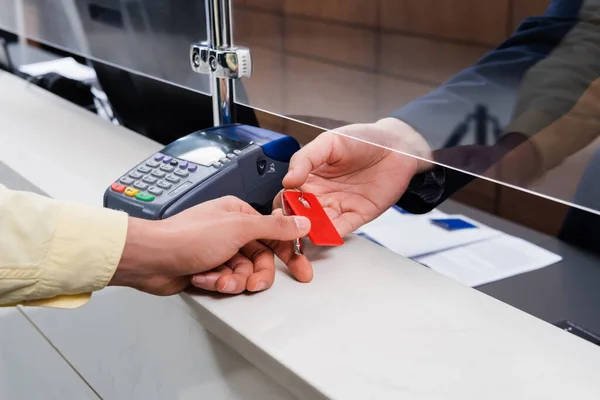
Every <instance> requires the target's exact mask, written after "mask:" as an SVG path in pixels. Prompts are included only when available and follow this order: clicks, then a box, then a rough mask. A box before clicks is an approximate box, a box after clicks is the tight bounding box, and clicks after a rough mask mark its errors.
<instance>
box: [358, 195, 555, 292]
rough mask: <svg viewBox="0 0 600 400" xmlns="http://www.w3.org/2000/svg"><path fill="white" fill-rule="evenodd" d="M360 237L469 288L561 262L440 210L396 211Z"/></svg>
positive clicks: (547, 253)
mask: <svg viewBox="0 0 600 400" xmlns="http://www.w3.org/2000/svg"><path fill="white" fill-rule="evenodd" d="M439 219H442V220H448V221H456V220H458V221H460V222H461V223H462V225H466V226H469V227H468V228H466V229H453V228H452V227H449V226H447V225H448V224H439V223H434V222H435V221H436V220H439ZM444 226H445V227H444ZM356 233H357V234H358V235H360V236H363V237H365V238H367V239H369V240H371V241H373V242H375V243H377V244H379V245H381V246H383V247H386V248H388V249H390V250H392V251H393V252H395V253H398V254H400V255H403V256H405V257H408V258H412V259H414V260H415V261H417V262H419V263H421V264H423V265H425V266H427V267H429V268H431V269H433V270H435V271H437V272H439V273H441V274H444V275H446V276H448V277H450V278H452V279H454V280H456V281H459V282H461V283H463V284H465V285H468V286H479V285H483V284H486V283H490V282H494V281H497V280H500V279H505V278H508V277H511V276H514V275H518V274H522V273H525V272H529V271H533V270H535V269H539V268H543V267H546V266H549V265H552V264H554V263H557V262H559V261H560V260H561V259H562V258H561V257H560V256H558V255H556V254H554V253H551V252H549V251H546V250H544V249H542V248H540V247H538V246H535V245H533V244H531V243H529V242H526V241H524V240H522V239H519V238H516V237H513V236H509V235H506V234H505V233H503V232H500V231H498V230H495V229H492V228H490V227H488V226H485V225H483V224H480V223H478V222H476V221H474V220H472V219H470V218H468V217H466V216H464V215H448V214H444V213H443V212H441V211H439V210H434V211H432V212H430V213H428V214H424V215H413V214H407V213H406V212H404V211H403V210H401V209H399V208H397V207H394V208H391V209H389V210H388V211H386V212H385V213H384V214H382V215H381V216H380V217H379V218H377V219H376V220H375V221H373V222H371V223H369V224H367V225H365V226H363V227H362V228H361V229H360V230H359V231H357V232H356Z"/></svg>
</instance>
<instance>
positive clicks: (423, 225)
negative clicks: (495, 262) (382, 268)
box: [358, 208, 502, 258]
mask: <svg viewBox="0 0 600 400" xmlns="http://www.w3.org/2000/svg"><path fill="white" fill-rule="evenodd" d="M438 218H455V219H461V220H464V221H467V222H469V223H471V224H473V225H475V228H472V229H460V230H447V229H444V228H442V227H440V226H438V225H435V224H434V223H433V222H432V220H433V219H438ZM358 234H359V235H361V236H364V237H367V238H369V239H371V240H373V241H374V242H376V243H378V244H380V245H381V246H383V247H386V248H388V249H390V250H392V251H393V252H395V253H398V254H400V255H403V256H405V257H408V258H414V257H419V256H424V255H427V254H433V253H438V252H440V251H442V250H447V249H451V248H454V247H459V246H464V245H466V244H469V243H474V242H478V241H481V240H486V239H489V238H492V237H494V236H498V235H501V234H502V233H501V232H499V231H497V230H495V229H492V228H490V227H487V226H485V225H482V224H479V223H478V222H476V221H473V220H472V219H470V218H468V217H465V216H464V215H447V214H444V213H442V212H441V211H437V210H436V211H434V212H432V213H429V214H424V215H411V214H404V213H402V212H399V211H398V210H397V209H395V208H393V209H390V210H388V211H386V212H385V213H384V214H382V215H381V216H380V217H379V218H377V219H376V220H375V221H373V222H371V223H369V224H367V225H365V226H363V227H362V228H361V229H360V231H359V232H358Z"/></svg>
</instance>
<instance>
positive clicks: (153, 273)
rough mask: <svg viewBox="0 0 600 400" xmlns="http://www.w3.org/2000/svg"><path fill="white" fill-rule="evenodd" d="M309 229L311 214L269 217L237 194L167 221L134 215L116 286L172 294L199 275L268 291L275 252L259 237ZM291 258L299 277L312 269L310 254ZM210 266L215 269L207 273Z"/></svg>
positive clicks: (211, 282)
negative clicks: (305, 256)
mask: <svg viewBox="0 0 600 400" xmlns="http://www.w3.org/2000/svg"><path fill="white" fill-rule="evenodd" d="M309 231H310V221H309V220H308V219H306V218H303V217H284V216H272V215H271V216H263V215H260V214H259V213H258V212H257V211H255V210H254V209H253V208H252V207H251V206H250V205H248V204H247V203H245V202H243V201H241V200H239V199H237V198H235V197H224V198H221V199H218V200H214V201H210V202H206V203H203V204H201V205H198V206H196V207H193V208H190V209H188V210H186V211H183V212H181V213H179V214H177V215H175V216H173V217H171V218H168V219H166V220H162V221H146V220H141V219H134V218H130V223H129V228H128V233H127V240H126V244H125V249H124V251H123V255H122V257H121V261H120V263H119V266H118V268H117V271H116V273H115V275H114V277H113V279H112V280H111V282H110V285H113V286H129V287H132V288H135V289H138V290H141V291H143V292H147V293H151V294H154V295H172V294H176V293H179V292H181V291H182V290H184V289H186V288H187V287H188V285H189V284H190V281H191V280H192V276H194V275H195V276H194V278H193V280H194V284H195V285H196V286H198V287H201V288H204V289H208V290H217V291H220V292H223V293H241V292H243V291H245V290H250V291H260V290H264V289H267V288H268V287H270V286H271V284H272V283H273V280H274V276H275V266H274V255H273V252H272V250H271V249H270V248H269V247H267V246H266V245H265V244H263V243H261V242H259V240H261V239H264V240H272V241H279V240H281V241H290V240H294V239H296V238H299V237H303V236H306V235H307V234H308V232H309ZM284 253H285V252H284ZM283 255H285V254H283ZM287 262H288V266H289V267H290V270H291V271H292V272H293V273H295V276H296V278H297V279H298V280H303V279H304V280H306V276H307V274H312V267H311V265H310V263H309V262H308V260H307V259H306V258H304V257H289V258H288V259H287ZM215 268H216V270H215ZM206 271H211V272H209V273H208V274H202V273H204V272H206ZM198 274H200V275H198ZM201 277H203V278H204V279H202V278H201Z"/></svg>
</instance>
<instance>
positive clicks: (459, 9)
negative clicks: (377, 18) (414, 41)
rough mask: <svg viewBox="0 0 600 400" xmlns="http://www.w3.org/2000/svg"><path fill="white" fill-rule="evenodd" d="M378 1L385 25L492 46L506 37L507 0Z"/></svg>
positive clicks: (385, 26) (389, 27) (383, 24)
mask: <svg viewBox="0 0 600 400" xmlns="http://www.w3.org/2000/svg"><path fill="white" fill-rule="evenodd" d="M380 1H381V18H382V26H383V27H384V28H386V29H395V30H400V31H404V32H409V33H413V34H422V35H428V36H435V37H439V38H446V39H456V40H465V41H469V42H477V43H486V44H488V45H492V46H495V45H497V44H499V43H500V42H501V41H502V40H504V39H505V38H506V34H507V32H506V28H507V26H508V22H509V15H508V12H509V9H510V7H509V5H510V3H509V1H510V0H380Z"/></svg>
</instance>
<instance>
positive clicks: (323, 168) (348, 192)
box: [274, 118, 431, 236]
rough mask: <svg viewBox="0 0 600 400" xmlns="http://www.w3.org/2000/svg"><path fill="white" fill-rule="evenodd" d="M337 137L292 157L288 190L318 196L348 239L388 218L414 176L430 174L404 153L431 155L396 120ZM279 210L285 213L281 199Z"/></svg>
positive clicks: (329, 135)
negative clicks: (375, 220)
mask: <svg viewBox="0 0 600 400" xmlns="http://www.w3.org/2000/svg"><path fill="white" fill-rule="evenodd" d="M335 132H336V133H333V132H325V133H323V134H321V135H319V136H318V137H317V138H316V139H315V140H313V141H312V142H311V143H309V144H308V145H306V146H305V147H303V148H302V149H301V150H300V151H298V152H297V153H296V154H295V155H294V156H293V157H292V159H291V162H290V167H289V172H288V174H287V175H286V176H285V178H284V180H283V185H284V186H285V187H286V188H300V189H301V190H303V191H305V192H310V193H313V194H315V195H316V196H317V198H318V199H319V201H320V202H321V205H322V206H323V208H324V209H325V211H326V212H327V214H328V215H329V217H330V218H331V220H332V221H333V223H334V225H335V227H336V228H337V230H338V232H339V234H340V235H342V236H344V235H347V234H349V233H352V232H354V231H355V230H356V229H358V228H359V227H360V226H362V225H364V224H366V223H368V222H370V221H372V220H374V219H375V218H377V217H378V216H379V215H381V214H382V213H383V212H385V210H387V209H388V208H390V207H391V206H392V205H393V204H394V203H395V202H397V201H398V199H400V197H402V195H403V193H404V191H405V190H406V188H407V187H408V184H409V183H410V181H411V179H412V178H413V176H414V175H415V174H416V173H417V172H422V171H424V170H426V169H427V168H429V164H428V163H426V162H423V161H419V159H417V158H414V157H410V156H407V155H404V154H401V153H399V152H398V151H402V152H405V153H408V154H414V155H417V156H420V157H423V158H425V159H428V160H430V159H431V154H430V153H431V150H430V148H429V146H428V144H427V142H426V141H425V140H424V139H423V137H422V136H421V135H419V134H418V133H417V132H416V131H414V130H413V129H412V128H411V127H409V126H408V125H406V124H405V123H403V122H401V121H399V120H397V119H393V118H386V119H383V120H381V121H379V122H377V123H373V124H355V125H348V126H345V127H342V128H339V129H336V130H335ZM338 133H341V134H338ZM357 139H359V140H357ZM383 146H385V147H387V148H392V149H394V150H397V151H391V150H388V149H387V148H385V147H383ZM274 207H275V208H279V207H281V204H280V196H277V198H276V199H275V203H274Z"/></svg>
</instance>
